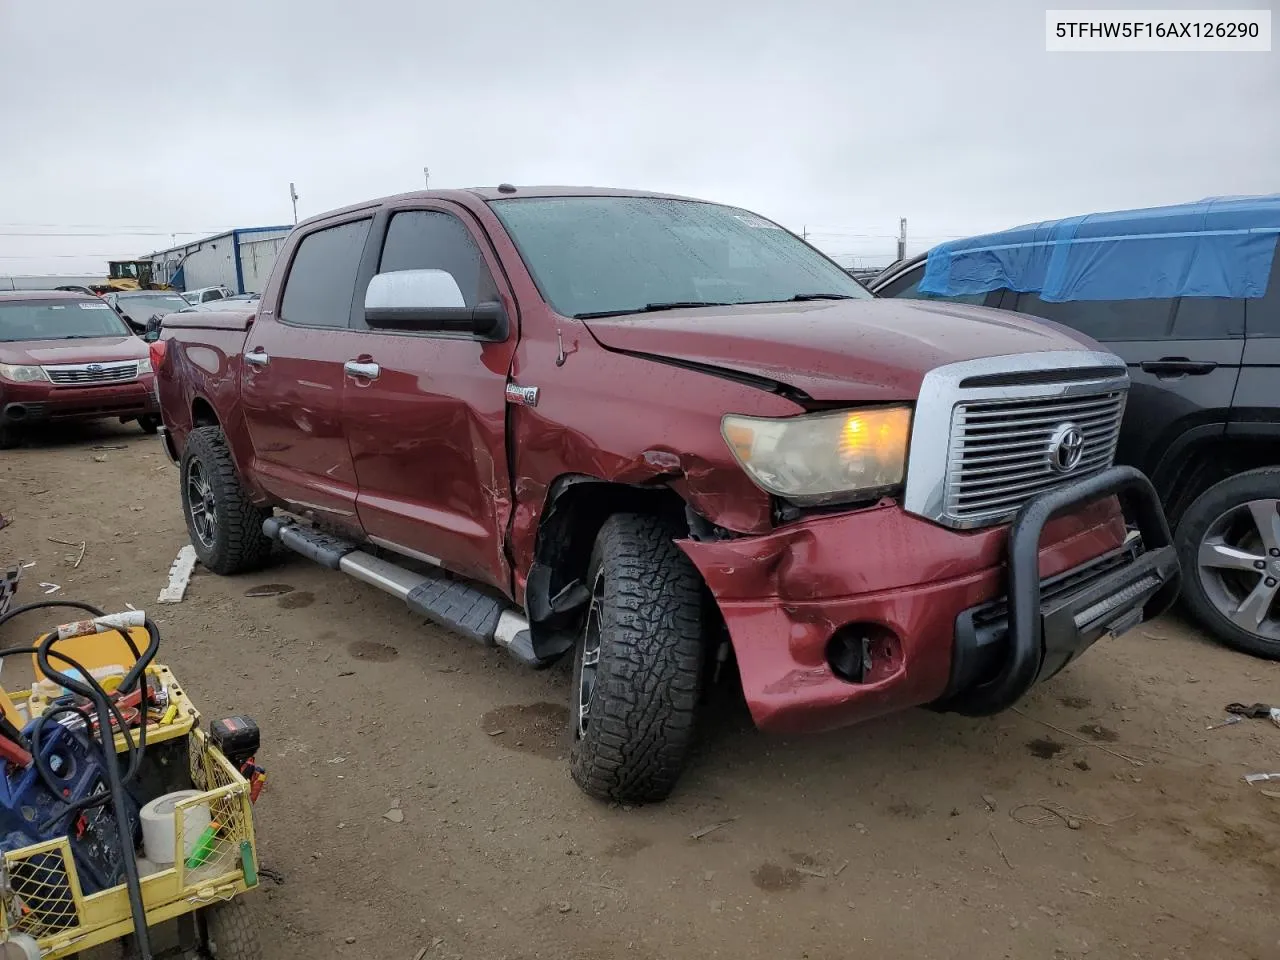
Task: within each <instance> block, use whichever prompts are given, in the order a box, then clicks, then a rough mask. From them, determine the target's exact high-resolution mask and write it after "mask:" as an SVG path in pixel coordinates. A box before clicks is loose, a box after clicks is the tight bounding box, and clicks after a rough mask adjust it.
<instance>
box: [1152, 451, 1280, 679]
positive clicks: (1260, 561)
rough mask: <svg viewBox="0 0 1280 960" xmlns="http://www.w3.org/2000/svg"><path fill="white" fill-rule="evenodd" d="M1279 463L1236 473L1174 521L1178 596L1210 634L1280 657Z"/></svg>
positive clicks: (1257, 653)
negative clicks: (1179, 583)
mask: <svg viewBox="0 0 1280 960" xmlns="http://www.w3.org/2000/svg"><path fill="white" fill-rule="evenodd" d="M1278 506H1280V468H1276V467H1264V468H1262V469H1260V470H1249V471H1246V472H1245V473H1239V474H1236V475H1235V476H1233V477H1230V478H1228V479H1226V480H1223V481H1222V482H1221V483H1216V484H1214V485H1213V486H1212V487H1210V488H1209V489H1208V490H1206V491H1205V492H1204V493H1202V494H1200V496H1199V497H1197V498H1196V499H1195V502H1193V503H1192V504H1191V506H1189V507H1188V508H1187V510H1186V512H1185V513H1183V515H1182V518H1181V519H1180V520H1179V521H1178V532H1177V535H1176V536H1175V537H1174V540H1175V542H1176V543H1177V547H1178V559H1179V560H1180V561H1181V563H1182V598H1183V601H1184V603H1185V604H1186V606H1187V608H1188V609H1189V610H1190V611H1191V613H1192V615H1193V616H1194V617H1195V618H1196V620H1198V621H1199V622H1200V624H1201V625H1202V626H1203V627H1205V628H1206V629H1207V630H1208V631H1209V632H1210V633H1212V634H1213V635H1214V637H1215V638H1217V639H1218V640H1220V641H1221V642H1222V643H1224V644H1226V645H1227V646H1229V647H1233V648H1234V649H1236V650H1240V651H1242V652H1244V653H1250V654H1253V655H1254V656H1255V657H1265V658H1266V659H1268V660H1280V512H1278V509H1277V508H1278Z"/></svg>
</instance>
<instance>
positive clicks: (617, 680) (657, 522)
mask: <svg viewBox="0 0 1280 960" xmlns="http://www.w3.org/2000/svg"><path fill="white" fill-rule="evenodd" d="M678 535H679V532H678V531H677V530H675V529H674V527H673V526H671V525H670V524H668V523H667V522H665V521H663V520H661V519H659V518H657V517H651V516H644V515H640V514H615V515H614V516H612V517H610V518H609V519H608V520H606V521H605V524H604V526H603V527H602V528H601V529H600V534H599V536H598V537H597V538H596V544H595V549H594V550H593V552H592V555H591V564H590V567H589V572H588V580H587V583H588V586H589V587H590V589H591V602H590V604H589V606H588V610H587V615H586V618H585V621H584V625H583V630H582V635H581V636H580V637H579V638H578V644H577V648H576V650H575V653H574V665H573V687H572V695H571V703H570V721H569V726H570V736H571V737H572V745H571V747H570V754H569V763H570V769H571V771H572V774H573V779H574V780H575V781H576V782H577V784H578V786H579V787H581V788H582V789H583V790H584V791H585V792H586V793H588V794H589V795H591V796H593V797H596V798H597V799H600V800H616V801H624V802H629V803H645V802H652V801H657V800H664V799H666V797H667V796H668V795H669V794H670V793H671V790H672V788H673V787H674V786H675V784H676V780H677V779H679V777H680V773H681V771H682V769H683V768H684V765H685V761H686V759H687V758H688V755H689V752H690V748H691V747H692V744H693V736H694V725H695V724H694V721H695V716H696V713H697V708H698V700H699V696H700V694H701V690H702V673H703V666H704V662H705V651H704V647H703V626H702V622H703V621H702V581H701V578H700V577H699V576H698V572H697V569H696V568H695V567H694V566H693V564H692V563H691V562H690V561H689V558H688V557H686V556H685V555H684V553H683V552H681V550H680V548H679V547H677V546H676V545H675V544H674V543H673V542H672V541H673V540H674V538H675V537H676V536H678Z"/></svg>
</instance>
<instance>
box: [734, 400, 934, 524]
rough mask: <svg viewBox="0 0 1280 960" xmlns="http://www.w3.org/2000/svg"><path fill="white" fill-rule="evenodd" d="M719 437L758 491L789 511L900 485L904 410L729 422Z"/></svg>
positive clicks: (906, 425) (907, 426)
mask: <svg viewBox="0 0 1280 960" xmlns="http://www.w3.org/2000/svg"><path fill="white" fill-rule="evenodd" d="M720 429H721V432H722V433H723V434H724V439H725V442H726V443H728V444H729V449H730V450H732V451H733V455H734V456H735V457H737V459H738V462H739V463H740V464H742V466H743V468H744V469H745V470H746V471H747V473H748V475H750V477H751V479H752V480H754V481H755V482H756V484H757V485H758V486H760V487H761V488H763V489H764V490H766V491H768V492H769V493H772V494H775V495H777V496H779V497H782V498H784V499H786V500H789V501H791V502H792V503H795V504H797V505H800V506H817V505H820V504H825V503H838V502H840V501H847V500H851V499H854V497H855V496H856V495H858V494H859V493H869V492H872V491H874V490H878V489H885V488H888V487H894V486H897V485H898V484H900V483H902V475H903V472H904V470H905V467H906V460H907V440H908V438H909V437H910V434H911V408H910V407H874V408H870V409H866V410H841V411H839V412H836V413H818V414H812V415H809V416H803V417H788V418H786V419H781V420H766V419H762V418H759V417H740V416H735V415H733V414H730V415H729V416H726V417H725V418H724V419H723V420H722V421H721V425H720Z"/></svg>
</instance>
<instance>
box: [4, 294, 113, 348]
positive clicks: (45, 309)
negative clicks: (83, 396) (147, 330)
mask: <svg viewBox="0 0 1280 960" xmlns="http://www.w3.org/2000/svg"><path fill="white" fill-rule="evenodd" d="M129 335H131V332H130V330H129V328H128V327H126V326H125V325H124V323H123V321H121V319H120V318H119V317H117V316H116V314H115V311H114V310H112V309H111V308H110V307H109V306H107V305H106V304H105V303H103V302H102V301H101V300H25V301H22V302H19V303H0V341H3V342H5V343H16V342H18V341H21V340H87V339H89V338H92V337H123V336H129Z"/></svg>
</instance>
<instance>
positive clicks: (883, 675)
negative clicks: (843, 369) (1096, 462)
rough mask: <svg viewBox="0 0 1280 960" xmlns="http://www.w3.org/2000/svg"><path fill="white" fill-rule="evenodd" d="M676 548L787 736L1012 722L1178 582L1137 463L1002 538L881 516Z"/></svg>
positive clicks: (766, 716)
mask: <svg viewBox="0 0 1280 960" xmlns="http://www.w3.org/2000/svg"><path fill="white" fill-rule="evenodd" d="M1117 497H1119V498H1120V499H1121V500H1122V501H1123V503H1124V505H1125V509H1126V511H1127V512H1128V513H1129V514H1130V515H1132V517H1133V519H1134V521H1135V522H1136V524H1137V527H1138V530H1139V533H1140V546H1139V545H1137V543H1136V542H1135V541H1134V540H1132V539H1130V540H1129V541H1128V543H1127V544H1126V539H1127V532H1128V531H1127V527H1126V523H1125V513H1123V512H1122V511H1121V508H1120V504H1119V503H1117V499H1116V498H1117ZM1042 542H1043V543H1044V544H1045V545H1043V546H1042ZM681 547H682V548H683V549H684V550H685V552H686V553H687V554H688V555H689V557H690V558H691V559H692V560H693V562H694V563H695V564H696V565H697V566H698V568H699V570H700V571H701V573H702V575H703V577H704V579H705V580H706V582H707V585H708V586H709V588H710V589H711V592H712V593H713V594H714V595H715V597H716V600H717V602H718V603H719V606H720V609H721V612H722V614H723V615H724V618H725V622H726V624H727V625H728V629H729V634H730V637H731V639H732V642H733V646H734V652H735V654H736V658H737V662H738V668H739V673H740V674H741V677H742V686H743V690H744V693H745V695H746V699H747V704H748V706H749V707H750V709H751V713H752V717H753V718H754V720H755V722H756V724H757V726H759V727H760V728H762V729H766V730H776V731H781V732H804V731H814V730H824V729H833V728H837V727H842V726H847V725H849V724H851V723H856V722H858V721H861V720H865V719H869V718H871V717H875V716H879V715H883V714H887V713H892V712H896V711H898V710H901V709H905V708H907V707H912V706H921V705H925V704H935V705H937V706H939V707H942V708H945V709H951V710H957V711H961V712H965V713H970V714H983V713H993V712H996V711H998V710H1002V709H1005V708H1006V707H1008V706H1010V705H1011V704H1013V703H1015V702H1016V701H1017V700H1018V699H1019V698H1020V697H1021V696H1023V695H1024V694H1025V693H1026V692H1027V690H1029V689H1030V688H1031V687H1032V686H1033V685H1035V684H1036V683H1037V682H1039V681H1041V680H1044V679H1047V678H1048V677H1050V676H1052V675H1053V674H1054V673H1056V672H1057V671H1058V670H1060V669H1061V668H1062V667H1063V666H1065V665H1066V664H1067V663H1069V662H1070V661H1071V660H1072V659H1074V658H1075V657H1076V656H1078V655H1079V654H1080V653H1081V652H1083V651H1084V650H1085V649H1087V648H1088V646H1089V645H1090V644H1092V643H1093V642H1094V641H1095V640H1097V639H1098V638H1099V637H1102V636H1105V635H1107V634H1113V635H1114V634H1119V633H1121V632H1123V631H1124V630H1126V629H1128V628H1129V627H1131V626H1133V625H1134V624H1136V623H1138V622H1141V621H1142V620H1144V619H1149V618H1150V617H1154V616H1157V615H1158V614H1159V613H1161V612H1163V611H1164V610H1165V609H1166V608H1167V607H1168V606H1169V604H1170V603H1172V601H1173V598H1174V596H1175V595H1176V593H1177V587H1178V579H1179V570H1178V563H1177V559H1176V557H1175V555H1174V552H1173V548H1172V546H1171V545H1170V536H1169V529H1168V525H1167V523H1166V522H1165V519H1164V514H1163V511H1162V510H1161V508H1160V503H1159V500H1158V499H1157V497H1156V494H1155V491H1154V490H1153V489H1152V487H1151V484H1150V483H1149V481H1147V479H1146V478H1145V477H1144V476H1143V475H1142V474H1140V473H1138V472H1137V471H1136V470H1133V469H1131V468H1127V467H1113V468H1111V469H1110V470H1107V471H1105V472H1103V473H1101V474H1099V475H1097V476H1094V477H1090V478H1087V479H1085V480H1081V481H1078V482H1076V483H1073V484H1069V485H1067V486H1064V487H1061V488H1059V489H1057V490H1055V491H1052V492H1050V493H1048V494H1045V495H1042V496H1040V497H1038V498H1036V499H1034V500H1032V501H1030V502H1029V503H1027V504H1026V505H1025V506H1024V507H1023V508H1022V509H1021V510H1020V511H1019V513H1018V515H1017V517H1015V518H1014V521H1013V523H1012V524H1011V525H1010V526H1009V527H1007V528H1006V527H997V528H993V529H987V530H978V531H972V532H961V531H955V530H948V529H945V528H942V527H939V526H937V525H935V524H932V523H929V522H927V521H924V520H922V519H920V518H917V517H914V516H911V515H909V514H906V513H904V512H903V511H901V510H900V509H899V508H898V507H896V506H894V505H886V506H881V507H877V508H873V509H870V510H863V511H857V512H854V513H848V514H839V515H832V516H826V517H820V518H814V519H811V520H807V521H802V522H801V523H798V524H793V525H791V526H789V527H787V528H785V529H783V530H779V531H777V532H775V533H773V534H770V535H768V536H765V537H751V538H742V539H738V540H724V541H719V542H693V541H681ZM1042 581H1043V583H1042ZM1002 603H1003V607H1002V606H1001V604H1002ZM851 643H852V644H853V645H854V646H855V648H857V645H858V644H860V645H861V647H860V653H859V655H858V657H856V658H855V659H858V660H860V663H858V664H857V667H858V669H857V675H856V676H853V675H851V673H850V671H849V669H847V657H846V658H845V660H844V661H843V664H844V666H845V667H846V669H841V670H840V671H839V673H837V669H835V668H833V664H835V665H837V666H840V665H841V664H842V661H841V659H840V658H839V657H835V656H833V652H832V651H833V649H835V647H833V645H836V646H839V645H841V644H843V645H844V646H845V647H848V646H849V645H850V644H851Z"/></svg>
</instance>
